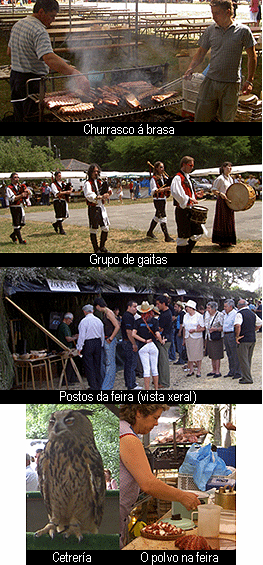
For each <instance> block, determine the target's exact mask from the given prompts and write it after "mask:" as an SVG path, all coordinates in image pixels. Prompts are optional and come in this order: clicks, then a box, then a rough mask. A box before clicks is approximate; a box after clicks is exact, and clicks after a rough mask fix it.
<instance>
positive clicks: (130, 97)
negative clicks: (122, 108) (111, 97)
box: [125, 93, 140, 108]
mask: <svg viewBox="0 0 263 565" xmlns="http://www.w3.org/2000/svg"><path fill="white" fill-rule="evenodd" d="M125 100H126V102H127V104H129V106H130V107H131V108H140V102H139V100H137V98H136V97H135V96H134V94H132V93H130V94H127V95H126V96H125Z"/></svg>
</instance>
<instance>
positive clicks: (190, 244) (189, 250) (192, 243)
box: [187, 239, 196, 253]
mask: <svg viewBox="0 0 263 565" xmlns="http://www.w3.org/2000/svg"><path fill="white" fill-rule="evenodd" d="M195 244H196V241H193V240H192V239H189V241H188V245H187V248H188V251H187V253H191V251H192V249H194V246H195Z"/></svg>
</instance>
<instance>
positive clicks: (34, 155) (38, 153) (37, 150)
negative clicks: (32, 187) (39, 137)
mask: <svg viewBox="0 0 263 565" xmlns="http://www.w3.org/2000/svg"><path fill="white" fill-rule="evenodd" d="M58 166H59V161H58V160H57V159H55V158H54V157H53V153H52V151H51V150H50V149H48V147H39V146H32V143H31V142H30V141H29V140H27V139H26V137H19V139H17V138H16V137H10V138H6V137H0V172H3V173H5V172H10V171H11V172H13V171H52V170H55V169H56V168H57V167H58Z"/></svg>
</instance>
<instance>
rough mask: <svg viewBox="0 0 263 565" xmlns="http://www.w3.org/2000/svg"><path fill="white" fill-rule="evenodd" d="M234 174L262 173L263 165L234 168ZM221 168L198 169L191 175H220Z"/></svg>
mask: <svg viewBox="0 0 263 565" xmlns="http://www.w3.org/2000/svg"><path fill="white" fill-rule="evenodd" d="M232 173H233V174H234V175H235V174H238V173H262V165H239V166H234V167H232ZM218 174H219V167H213V168H210V169H196V170H195V171H193V172H192V173H191V175H192V176H194V177H200V176H208V175H218Z"/></svg>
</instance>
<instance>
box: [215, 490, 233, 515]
mask: <svg viewBox="0 0 263 565" xmlns="http://www.w3.org/2000/svg"><path fill="white" fill-rule="evenodd" d="M215 504H219V506H222V508H224V510H235V509H236V491H233V490H227V491H226V490H224V489H219V490H217V491H216V492H215Z"/></svg>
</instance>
